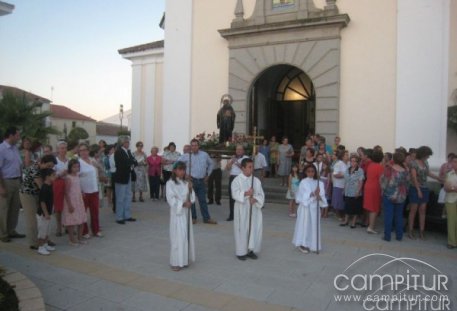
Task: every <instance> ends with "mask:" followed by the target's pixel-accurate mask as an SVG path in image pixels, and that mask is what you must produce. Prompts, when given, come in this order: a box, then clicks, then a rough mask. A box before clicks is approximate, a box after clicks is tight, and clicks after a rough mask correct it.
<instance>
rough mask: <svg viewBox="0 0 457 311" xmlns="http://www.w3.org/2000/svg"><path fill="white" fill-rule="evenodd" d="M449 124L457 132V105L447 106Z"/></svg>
mask: <svg viewBox="0 0 457 311" xmlns="http://www.w3.org/2000/svg"><path fill="white" fill-rule="evenodd" d="M447 126H448V127H450V128H451V129H453V130H454V131H456V132H457V106H450V107H448V108H447Z"/></svg>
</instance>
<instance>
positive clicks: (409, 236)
mask: <svg viewBox="0 0 457 311" xmlns="http://www.w3.org/2000/svg"><path fill="white" fill-rule="evenodd" d="M408 238H410V239H411V240H415V239H416V236H415V235H414V233H413V232H412V231H409V232H408Z"/></svg>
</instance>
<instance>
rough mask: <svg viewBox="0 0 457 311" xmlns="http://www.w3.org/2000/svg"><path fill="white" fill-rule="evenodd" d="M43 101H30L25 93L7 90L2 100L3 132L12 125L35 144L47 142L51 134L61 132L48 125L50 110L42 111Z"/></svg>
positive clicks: (0, 122)
mask: <svg viewBox="0 0 457 311" xmlns="http://www.w3.org/2000/svg"><path fill="white" fill-rule="evenodd" d="M41 106H42V103H40V102H29V101H27V98H26V96H25V94H24V95H22V96H21V95H15V94H13V93H11V92H9V91H5V93H4V94H3V98H2V99H1V100H0V130H1V132H2V133H4V132H5V130H6V129H7V128H9V127H11V126H15V127H17V128H18V129H19V130H20V131H21V136H26V137H29V138H30V139H31V140H32V142H33V143H34V144H37V143H39V144H44V143H46V142H47V139H48V135H49V134H59V133H60V132H59V131H58V130H56V129H55V128H53V127H51V126H46V118H48V117H50V116H51V112H50V111H41V110H40V108H41Z"/></svg>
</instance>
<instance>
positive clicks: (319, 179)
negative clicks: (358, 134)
mask: <svg viewBox="0 0 457 311" xmlns="http://www.w3.org/2000/svg"><path fill="white" fill-rule="evenodd" d="M19 141H22V144H21V147H20V148H18V147H17V146H16V145H17V143H18V142H19ZM135 147H136V150H135V151H133V152H132V151H131V150H130V138H129V137H126V136H124V137H120V138H119V142H118V144H115V145H107V144H106V142H104V141H100V142H99V143H98V144H96V145H88V144H86V143H80V144H75V145H71V146H69V145H68V144H67V142H65V141H59V142H58V143H57V146H56V152H54V151H53V147H52V146H42V147H41V148H40V151H39V152H36V150H33V146H32V139H30V138H28V137H23V138H21V137H20V132H19V130H18V129H16V128H14V127H12V128H9V129H8V130H7V131H6V132H5V136H4V140H3V143H2V144H0V173H1V183H0V240H1V241H2V242H5V243H7V242H10V241H11V239H15V238H24V237H25V235H24V234H21V233H18V232H17V231H16V226H17V223H18V217H19V209H20V208H22V209H23V210H24V216H25V223H26V227H25V228H26V230H27V232H26V236H27V238H28V243H29V246H30V248H31V249H33V250H36V251H37V252H38V253H39V254H42V255H49V254H50V253H51V252H52V251H53V250H55V243H54V242H53V241H52V240H51V239H50V232H49V230H50V219H51V216H52V215H54V217H55V223H56V232H55V235H56V236H62V235H63V234H67V235H68V240H69V244H70V245H72V246H78V245H80V244H86V243H87V241H88V239H90V238H91V237H96V238H101V237H103V233H102V230H101V227H100V221H99V208H100V206H101V205H110V206H112V209H113V212H114V213H115V219H116V223H117V224H119V225H125V224H126V223H127V222H135V221H136V219H135V218H134V217H132V212H131V203H132V202H136V201H138V202H145V199H146V197H145V196H146V195H147V193H148V190H149V197H150V199H151V200H153V201H156V200H161V199H162V200H166V201H167V202H168V204H169V206H170V237H171V256H170V264H171V266H172V268H173V269H174V270H180V269H181V268H183V267H185V266H186V265H188V263H189V260H192V259H194V257H195V254H194V249H193V248H194V246H193V232H192V230H191V229H192V226H191V225H193V224H195V223H197V222H198V220H197V210H196V202H198V205H199V208H200V213H201V217H202V221H203V223H205V224H210V225H215V224H217V221H215V220H214V219H213V218H211V216H210V213H209V210H208V205H210V204H214V203H216V204H218V205H221V193H222V190H221V180H222V175H223V174H222V170H223V169H225V170H226V171H227V174H228V175H229V183H228V194H229V208H228V217H227V221H233V222H234V235H235V242H236V247H237V248H236V252H235V253H236V255H237V257H238V259H240V260H246V259H247V258H251V259H256V258H257V255H256V253H257V252H258V251H259V250H260V244H261V237H262V214H261V208H262V207H263V205H264V199H265V197H264V193H263V189H262V181H263V180H264V178H273V177H276V176H278V177H279V179H280V185H281V186H284V187H287V191H286V199H287V200H289V202H288V203H289V205H288V206H289V216H290V217H293V218H296V226H295V231H294V237H293V241H292V242H293V244H294V245H295V246H296V247H297V248H298V249H299V250H300V251H301V252H303V253H308V252H318V251H319V250H320V249H321V245H320V221H321V218H327V217H329V215H331V214H332V213H333V214H335V215H336V217H337V218H338V219H339V225H340V226H342V227H346V226H347V227H349V228H351V229H355V228H356V227H357V226H360V227H364V228H366V232H367V233H368V234H376V233H377V228H376V223H377V221H376V220H377V217H378V216H379V215H380V214H381V211H382V214H383V217H384V235H383V239H384V240H385V241H390V240H391V238H392V232H393V231H394V232H395V238H396V239H397V240H399V241H400V240H402V239H403V232H404V225H403V222H404V211H405V208H407V210H408V215H407V217H406V218H407V225H406V226H405V227H406V228H407V230H406V232H407V236H408V237H409V238H410V239H416V236H417V234H416V232H415V231H414V229H415V220H416V215H418V216H419V217H418V218H419V222H418V228H419V231H418V237H419V238H420V239H425V216H426V208H427V203H428V200H429V189H428V187H427V178H428V177H430V178H433V179H436V180H437V181H439V182H440V183H441V184H442V185H443V190H442V191H443V193H444V194H445V195H444V199H443V200H444V202H445V206H446V212H447V219H448V243H447V245H448V248H455V247H457V206H456V205H457V174H456V172H457V157H456V156H455V155H454V154H450V155H449V157H448V162H447V163H445V164H444V165H443V166H442V167H441V170H440V174H439V176H438V175H435V174H433V173H432V172H431V171H430V168H429V165H428V161H427V160H428V158H429V157H430V156H431V155H432V150H431V149H430V148H429V147H427V146H422V147H419V148H417V149H409V150H408V151H407V150H406V149H404V148H402V147H400V148H398V149H396V150H395V152H393V153H388V152H386V153H384V152H383V150H382V148H381V147H380V146H375V147H373V148H372V149H367V148H362V147H360V148H358V149H357V152H355V153H350V152H349V151H348V150H346V148H345V147H344V146H343V145H342V144H341V141H340V138H339V137H336V138H335V141H334V145H333V146H330V145H328V144H327V143H326V141H325V138H323V137H321V136H319V135H313V136H310V137H308V138H306V139H305V144H304V145H303V147H302V148H301V149H300V152H299V154H296V153H295V151H294V148H293V147H292V145H291V144H289V141H288V139H287V137H284V138H282V140H281V143H279V142H277V141H276V137H274V136H273V137H271V139H270V140H264V141H263V143H262V144H261V145H260V146H259V147H258V148H257V150H256V152H255V154H254V157H253V160H251V158H250V157H248V156H247V155H246V154H245V150H244V148H243V146H242V145H238V146H237V147H236V150H235V155H234V156H233V157H232V158H230V159H228V160H227V161H226V165H225V167H223V165H222V161H221V158H220V157H219V156H217V155H211V156H210V155H209V154H208V153H206V152H205V151H202V150H200V146H199V141H198V140H196V139H193V140H192V141H191V142H190V144H189V145H185V146H183V153H182V154H181V153H180V152H178V151H177V150H176V145H175V144H174V143H173V142H170V143H169V144H168V145H167V146H166V147H165V148H164V150H163V152H160V149H159V148H158V147H152V148H151V150H150V155H147V154H146V153H145V152H144V151H143V143H142V142H141V141H140V142H136V144H135ZM253 206H254V209H253ZM186 209H187V213H186V212H185V211H186ZM248 210H250V212H249V213H248V214H247V211H248ZM316 216H317V217H316ZM247 219H249V222H247ZM186 228H187V229H186ZM393 228H394V229H393Z"/></svg>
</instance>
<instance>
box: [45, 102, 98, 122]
mask: <svg viewBox="0 0 457 311" xmlns="http://www.w3.org/2000/svg"><path fill="white" fill-rule="evenodd" d="M50 106H51V112H52V116H53V117H54V118H58V119H67V120H80V121H94V122H95V120H94V119H92V118H91V117H88V116H85V115H83V114H80V113H79V112H76V111H74V110H71V109H70V108H67V107H65V106H61V105H52V104H51V105H50Z"/></svg>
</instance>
